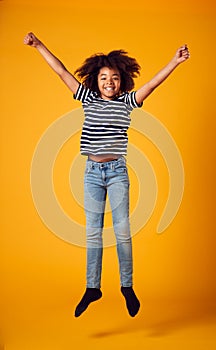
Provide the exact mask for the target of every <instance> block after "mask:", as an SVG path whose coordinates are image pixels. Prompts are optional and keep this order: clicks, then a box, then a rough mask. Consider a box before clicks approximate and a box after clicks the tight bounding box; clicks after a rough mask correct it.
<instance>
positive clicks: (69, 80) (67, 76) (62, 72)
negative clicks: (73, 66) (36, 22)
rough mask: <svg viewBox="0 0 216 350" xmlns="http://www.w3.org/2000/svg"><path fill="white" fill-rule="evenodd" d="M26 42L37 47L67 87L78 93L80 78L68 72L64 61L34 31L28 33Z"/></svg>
mask: <svg viewBox="0 0 216 350" xmlns="http://www.w3.org/2000/svg"><path fill="white" fill-rule="evenodd" d="M24 44H26V45H29V46H32V47H34V48H36V49H37V50H38V52H40V54H41V55H42V56H43V58H44V59H45V60H46V62H47V63H48V64H49V66H50V67H51V68H52V69H53V70H54V72H55V73H57V74H58V75H59V76H60V78H61V79H62V80H63V82H64V83H65V84H66V85H67V87H68V88H69V89H70V90H71V91H72V92H73V93H76V91H77V89H78V86H79V82H78V80H77V79H76V78H75V77H74V76H73V75H72V74H71V73H70V72H68V70H67V69H66V68H65V66H64V65H63V63H62V62H61V61H60V60H59V59H58V58H57V57H55V56H54V55H53V54H52V52H50V51H49V50H48V49H47V47H46V46H45V45H44V44H43V43H42V42H41V41H40V40H39V39H38V38H37V37H36V36H35V35H34V34H33V33H28V34H27V35H26V36H25V38H24Z"/></svg>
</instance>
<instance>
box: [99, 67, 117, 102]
mask: <svg viewBox="0 0 216 350" xmlns="http://www.w3.org/2000/svg"><path fill="white" fill-rule="evenodd" d="M120 86H121V77H120V73H119V71H118V70H117V69H114V68H108V67H103V68H101V69H100V71H99V74H98V89H99V91H100V97H101V98H103V99H104V100H112V99H113V98H114V97H115V96H117V95H118V94H119V91H120Z"/></svg>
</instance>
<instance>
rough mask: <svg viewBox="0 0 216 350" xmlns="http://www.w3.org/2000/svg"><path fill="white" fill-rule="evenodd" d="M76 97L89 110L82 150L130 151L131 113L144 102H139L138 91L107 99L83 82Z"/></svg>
mask: <svg viewBox="0 0 216 350" xmlns="http://www.w3.org/2000/svg"><path fill="white" fill-rule="evenodd" d="M74 98H75V99H76V100H79V101H81V102H82V106H83V109H84V114H85V120H84V123H83V128H82V135H81V140H80V151H81V154H83V155H88V154H93V155H103V154H116V155H126V154H127V144H128V136H127V130H128V128H129V125H130V113H131V111H132V110H133V108H136V107H141V105H142V104H140V105H139V104H138V103H137V102H136V99H135V91H133V92H130V93H123V94H122V95H120V96H118V97H116V98H114V99H113V100H104V99H102V98H101V97H99V96H98V94H97V93H96V92H93V91H91V90H90V89H88V88H85V87H84V86H83V85H82V84H80V85H79V87H78V90H77V92H76V94H75V95H74Z"/></svg>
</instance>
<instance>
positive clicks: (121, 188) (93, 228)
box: [84, 157, 133, 288]
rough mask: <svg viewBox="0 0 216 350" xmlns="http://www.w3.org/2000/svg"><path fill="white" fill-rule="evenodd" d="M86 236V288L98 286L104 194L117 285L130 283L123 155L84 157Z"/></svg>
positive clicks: (127, 186)
mask: <svg viewBox="0 0 216 350" xmlns="http://www.w3.org/2000/svg"><path fill="white" fill-rule="evenodd" d="M84 188H85V191H84V193H85V197H84V198H85V200H84V203H85V213H86V237H87V273H86V274H87V276H86V277H87V288H100V286H101V271H102V255H103V238H102V231H103V225H104V210H105V204H106V197H107V195H108V197H109V201H110V206H111V210H112V221H113V227H114V232H115V236H116V242H117V253H118V260H119V269H120V281H121V286H123V287H131V286H132V272H133V271H132V244H131V235H130V224H129V179H128V172H127V167H126V161H125V158H124V157H120V158H118V159H117V160H112V161H108V162H104V163H99V162H94V161H91V160H87V163H86V169H85V178H84Z"/></svg>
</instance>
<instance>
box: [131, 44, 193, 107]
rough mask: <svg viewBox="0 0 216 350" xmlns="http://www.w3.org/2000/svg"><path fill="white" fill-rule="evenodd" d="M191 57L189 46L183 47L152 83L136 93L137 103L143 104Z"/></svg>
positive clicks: (149, 82)
mask: <svg viewBox="0 0 216 350" xmlns="http://www.w3.org/2000/svg"><path fill="white" fill-rule="evenodd" d="M189 57H190V54H189V50H188V48H187V45H184V46H181V47H180V48H179V49H178V50H177V51H176V54H175V56H174V57H173V58H172V60H171V61H170V62H169V63H168V64H167V65H166V66H165V67H164V68H163V69H161V70H160V71H159V72H158V73H157V74H156V75H155V76H154V77H153V78H152V79H151V80H150V81H148V82H147V83H146V84H145V85H143V86H142V87H141V88H140V89H138V90H137V92H136V101H137V103H139V104H140V103H142V102H143V101H144V100H145V99H146V98H147V97H148V96H149V95H150V94H151V93H152V92H153V91H154V90H155V89H156V87H158V86H159V85H160V84H161V83H162V82H163V81H164V80H166V79H167V77H168V76H169V75H170V74H171V73H172V72H173V71H174V69H175V68H176V67H177V66H178V65H179V64H180V63H182V62H185V61H186V60H187V59H188V58H189Z"/></svg>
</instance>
